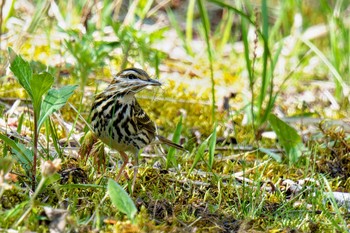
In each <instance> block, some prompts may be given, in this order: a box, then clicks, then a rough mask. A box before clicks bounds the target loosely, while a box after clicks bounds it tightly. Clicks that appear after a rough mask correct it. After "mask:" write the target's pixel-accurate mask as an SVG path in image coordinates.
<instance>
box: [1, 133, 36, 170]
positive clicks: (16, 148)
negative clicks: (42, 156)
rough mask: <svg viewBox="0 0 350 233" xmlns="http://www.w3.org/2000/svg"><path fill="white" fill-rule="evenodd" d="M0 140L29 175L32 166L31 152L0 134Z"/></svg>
mask: <svg viewBox="0 0 350 233" xmlns="http://www.w3.org/2000/svg"><path fill="white" fill-rule="evenodd" d="M0 139H1V140H3V141H4V142H5V143H6V144H7V145H8V146H10V147H11V149H12V151H13V152H14V153H15V157H16V160H17V161H18V162H20V163H21V165H22V166H23V168H24V169H25V171H26V172H27V174H30V170H31V167H32V164H33V151H31V150H30V149H28V148H26V146H25V145H23V144H21V143H17V142H15V141H14V140H12V139H11V138H9V137H7V136H6V135H4V134H2V133H0Z"/></svg>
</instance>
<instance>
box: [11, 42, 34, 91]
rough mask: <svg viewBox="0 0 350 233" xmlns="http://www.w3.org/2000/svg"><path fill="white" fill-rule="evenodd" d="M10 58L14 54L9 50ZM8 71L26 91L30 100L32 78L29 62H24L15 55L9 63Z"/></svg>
mask: <svg viewBox="0 0 350 233" xmlns="http://www.w3.org/2000/svg"><path fill="white" fill-rule="evenodd" d="M9 53H10V56H11V55H13V54H15V53H14V51H13V50H12V49H11V48H9ZM10 70H11V71H12V72H13V74H14V75H15V76H16V78H17V80H18V82H19V83H20V84H21V86H22V87H23V88H24V89H25V90H26V91H27V93H28V94H29V96H30V97H31V98H32V89H31V85H30V82H31V80H32V78H33V71H32V68H31V67H30V64H29V62H27V61H25V60H24V59H23V58H22V57H21V56H19V55H16V57H15V58H14V60H13V61H12V62H11V66H10Z"/></svg>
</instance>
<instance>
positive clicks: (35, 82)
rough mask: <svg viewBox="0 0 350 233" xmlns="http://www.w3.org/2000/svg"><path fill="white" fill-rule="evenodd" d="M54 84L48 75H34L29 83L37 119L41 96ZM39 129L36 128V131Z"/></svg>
mask: <svg viewBox="0 0 350 233" xmlns="http://www.w3.org/2000/svg"><path fill="white" fill-rule="evenodd" d="M53 82H54V77H53V76H52V75H51V74H50V73H48V72H43V73H41V74H34V75H33V78H32V79H31V81H30V87H31V90H32V97H33V108H34V112H35V114H37V119H38V117H39V116H40V110H41V103H42V102H43V95H44V94H46V92H48V91H49V90H50V88H51V86H52V84H53ZM39 129H40V128H39V127H38V130H39Z"/></svg>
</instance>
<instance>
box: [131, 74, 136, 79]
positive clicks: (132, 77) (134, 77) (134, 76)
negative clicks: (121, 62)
mask: <svg viewBox="0 0 350 233" xmlns="http://www.w3.org/2000/svg"><path fill="white" fill-rule="evenodd" d="M129 79H137V77H136V75H134V74H130V75H129Z"/></svg>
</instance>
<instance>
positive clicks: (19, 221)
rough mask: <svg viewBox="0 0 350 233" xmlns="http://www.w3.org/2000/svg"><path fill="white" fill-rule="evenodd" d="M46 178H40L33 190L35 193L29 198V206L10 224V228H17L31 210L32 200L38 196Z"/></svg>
mask: <svg viewBox="0 0 350 233" xmlns="http://www.w3.org/2000/svg"><path fill="white" fill-rule="evenodd" d="M46 180H47V177H44V176H43V177H42V178H41V180H40V183H39V185H38V188H37V189H36V190H35V193H34V194H33V196H32V197H31V198H30V206H29V208H28V209H27V210H26V211H25V212H24V213H23V214H22V216H21V217H20V218H19V219H18V221H17V222H16V223H15V224H14V225H13V226H12V228H17V227H18V225H19V224H20V223H21V222H22V221H23V220H24V218H25V217H27V215H28V214H29V213H30V211H31V210H32V208H33V206H34V201H35V198H36V197H37V196H38V194H39V193H40V191H41V189H42V188H43V186H44V184H45V182H46Z"/></svg>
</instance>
